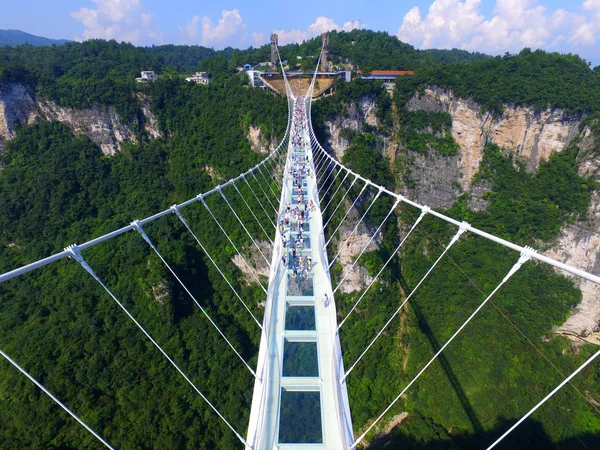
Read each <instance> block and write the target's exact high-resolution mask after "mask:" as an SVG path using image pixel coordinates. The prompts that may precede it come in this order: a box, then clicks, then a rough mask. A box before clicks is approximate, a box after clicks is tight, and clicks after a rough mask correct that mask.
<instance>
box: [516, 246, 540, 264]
mask: <svg viewBox="0 0 600 450" xmlns="http://www.w3.org/2000/svg"><path fill="white" fill-rule="evenodd" d="M535 253H537V252H536V251H535V249H533V248H532V247H529V246H528V245H526V246H525V247H524V248H523V250H521V257H520V258H519V262H518V263H517V264H525V263H526V262H527V261H529V260H530V259H531V258H532V257H533V255H534V254H535Z"/></svg>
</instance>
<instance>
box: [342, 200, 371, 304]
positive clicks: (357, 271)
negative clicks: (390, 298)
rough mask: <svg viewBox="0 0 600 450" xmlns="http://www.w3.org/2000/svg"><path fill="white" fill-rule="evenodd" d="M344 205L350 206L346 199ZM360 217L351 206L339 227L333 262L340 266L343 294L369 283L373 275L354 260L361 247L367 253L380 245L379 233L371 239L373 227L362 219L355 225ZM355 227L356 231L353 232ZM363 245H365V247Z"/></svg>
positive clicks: (359, 253) (359, 289) (360, 289)
mask: <svg viewBox="0 0 600 450" xmlns="http://www.w3.org/2000/svg"><path fill="white" fill-rule="evenodd" d="M345 206H346V209H348V208H350V207H351V204H350V202H349V201H346V205H345ZM360 218H361V214H359V212H358V210H357V209H356V208H354V207H353V208H352V209H351V210H350V212H349V213H348V217H347V218H346V220H345V221H344V223H343V225H342V227H340V231H339V236H340V238H339V241H338V243H337V248H336V255H334V258H335V257H336V256H337V259H336V260H335V263H336V264H339V265H340V266H341V267H342V273H341V276H340V281H341V280H343V282H342V284H341V286H340V290H341V292H343V293H345V294H348V293H351V292H357V291H362V290H363V289H364V288H365V287H366V286H368V285H369V284H371V282H372V281H373V277H371V276H370V275H369V272H368V271H367V269H366V268H364V267H362V266H360V265H359V264H355V265H354V261H355V260H356V258H358V257H360V255H361V253H363V249H364V252H365V253H368V252H371V251H375V250H377V249H378V248H379V246H380V245H381V236H380V235H377V236H375V238H374V239H373V240H372V241H371V236H372V235H373V232H374V231H375V229H373V230H371V229H370V227H368V226H367V225H366V224H365V223H364V221H363V222H360V224H359V225H358V227H356V224H357V223H358V221H359V220H360ZM355 227H356V231H354V233H353V230H354V228H355ZM369 241H371V242H369ZM367 244H368V246H367ZM365 246H367V247H366V248H365ZM330 263H331V261H330ZM353 265H354V267H353Z"/></svg>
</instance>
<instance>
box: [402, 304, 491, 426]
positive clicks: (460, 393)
mask: <svg viewBox="0 0 600 450" xmlns="http://www.w3.org/2000/svg"><path fill="white" fill-rule="evenodd" d="M408 303H409V305H410V307H411V308H412V310H413V312H414V314H415V316H416V318H417V323H418V325H419V329H420V330H421V331H422V332H423V333H424V334H425V336H426V337H427V340H428V341H429V343H430V344H431V347H432V348H433V352H434V354H435V353H437V351H438V350H439V349H440V348H441V345H440V343H439V342H438V340H437V338H436V337H435V335H434V334H433V331H432V330H431V328H430V327H429V323H428V322H427V319H426V318H425V316H424V314H423V311H422V310H421V307H420V306H419V302H418V299H412V301H409V302H408ZM437 361H438V362H439V363H440V365H441V366H442V369H443V370H444V373H445V374H446V377H447V378H448V381H449V382H450V385H451V386H452V389H454V392H455V393H456V396H457V397H458V401H459V402H460V404H461V406H462V408H463V410H464V411H465V414H466V415H467V418H468V419H469V422H471V425H472V426H473V430H474V431H475V434H480V433H483V426H482V425H481V422H480V421H479V419H478V418H477V415H476V414H475V410H474V409H473V407H472V406H471V402H470V401H469V398H468V397H467V394H466V393H465V391H464V390H463V388H462V386H461V384H460V382H459V381H458V377H457V376H456V374H455V373H454V370H453V369H452V366H451V365H450V363H449V362H448V359H447V358H446V355H444V353H443V352H442V353H441V354H440V355H439V356H438V357H437Z"/></svg>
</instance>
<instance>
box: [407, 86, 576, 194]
mask: <svg viewBox="0 0 600 450" xmlns="http://www.w3.org/2000/svg"><path fill="white" fill-rule="evenodd" d="M407 107H408V108H409V109H410V110H428V111H446V112H448V113H449V114H450V116H451V117H452V137H454V140H455V141H456V142H457V143H458V145H459V146H460V159H459V170H460V172H461V174H462V177H461V178H460V180H459V182H460V184H461V186H462V188H463V189H464V190H465V191H468V190H469V188H470V185H471V182H472V180H473V177H474V176H475V174H476V173H477V171H478V170H479V164H480V163H481V159H482V153H483V148H484V147H485V145H486V144H488V143H490V142H492V143H494V144H497V145H498V146H499V147H501V148H505V149H507V150H509V151H513V152H515V154H516V155H518V156H520V157H521V158H522V159H523V160H524V161H526V163H527V168H528V170H531V171H533V170H535V169H537V167H538V166H539V164H540V162H541V161H544V160H546V159H548V157H549V156H550V154H551V153H552V152H554V151H562V150H564V149H565V148H566V147H567V146H568V145H569V143H570V142H571V140H572V139H573V137H574V136H575V134H576V132H577V129H578V126H579V122H580V118H579V117H578V116H569V115H568V114H566V113H565V112H564V111H563V110H561V109H559V108H548V109H546V110H536V109H535V108H533V107H521V106H514V105H506V106H505V107H504V111H503V113H502V114H501V115H500V116H499V117H494V116H493V115H492V113H490V112H482V111H481V108H480V106H479V105H478V104H477V103H475V102H474V101H472V100H469V99H461V98H456V97H455V96H454V94H453V93H452V92H449V91H444V90H442V89H439V88H436V87H433V88H427V89H425V91H424V93H423V94H422V95H420V96H417V95H415V96H414V97H413V98H412V99H411V100H410V101H409V102H408V105H407Z"/></svg>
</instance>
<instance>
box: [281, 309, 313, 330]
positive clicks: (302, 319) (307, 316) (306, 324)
mask: <svg viewBox="0 0 600 450" xmlns="http://www.w3.org/2000/svg"><path fill="white" fill-rule="evenodd" d="M285 329H286V330H316V320H315V307H314V306H296V305H288V307H287V308H286V310H285Z"/></svg>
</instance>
